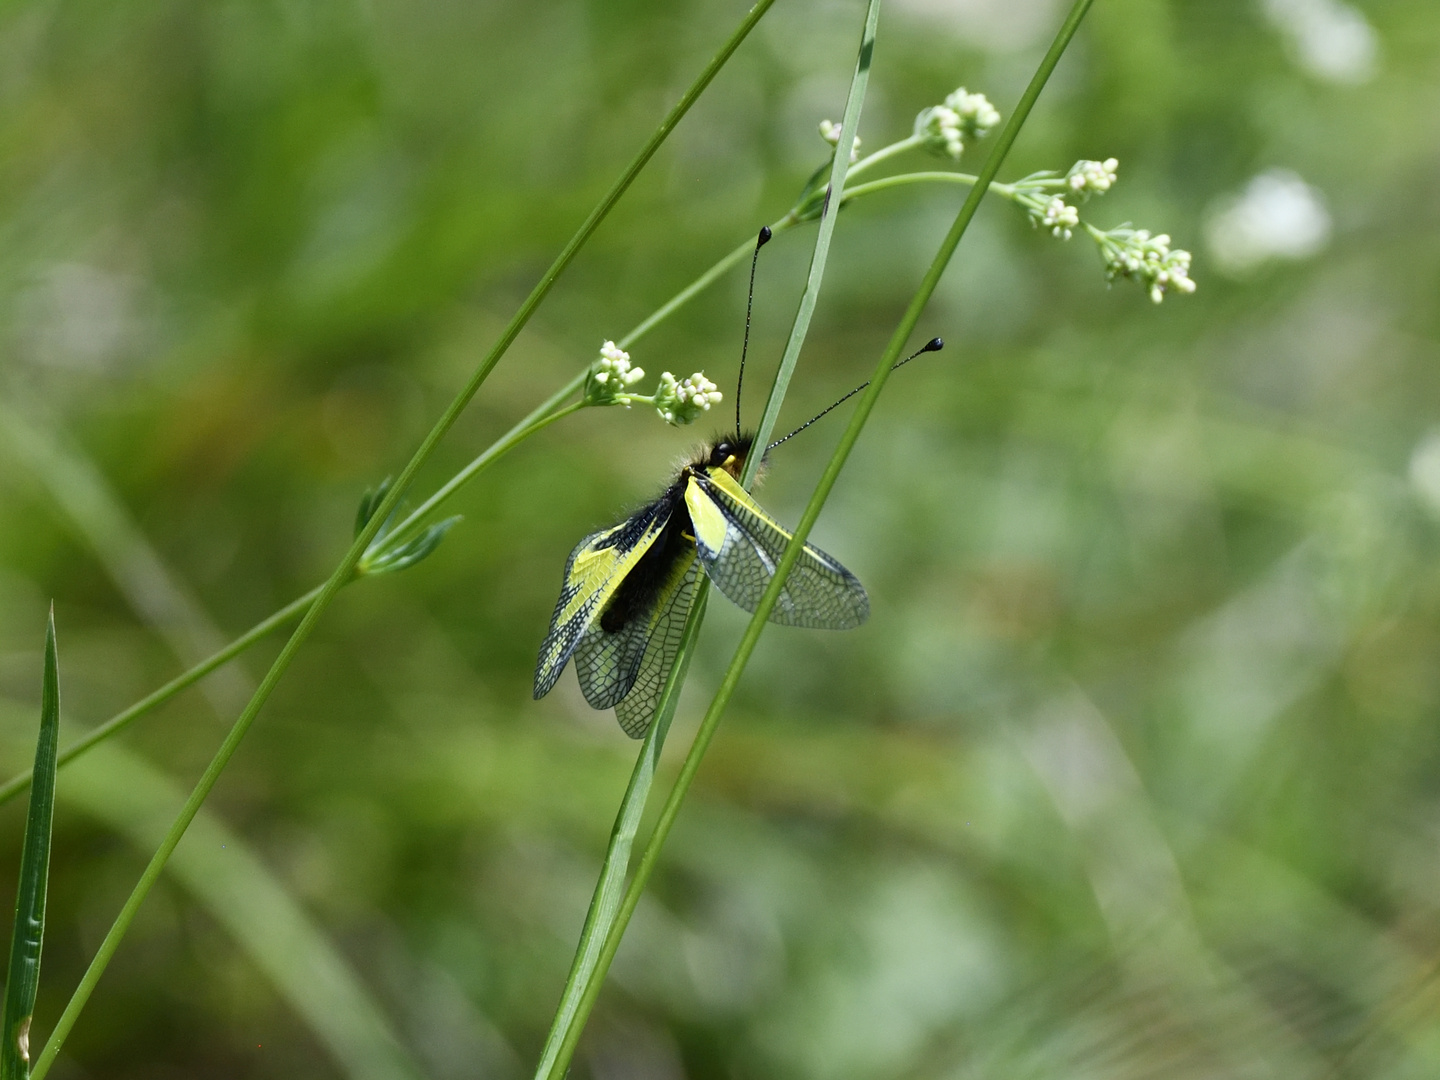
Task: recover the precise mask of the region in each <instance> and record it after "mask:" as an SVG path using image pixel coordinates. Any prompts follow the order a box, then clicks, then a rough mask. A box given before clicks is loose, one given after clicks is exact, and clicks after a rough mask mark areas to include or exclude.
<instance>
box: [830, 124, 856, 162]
mask: <svg viewBox="0 0 1440 1080" xmlns="http://www.w3.org/2000/svg"><path fill="white" fill-rule="evenodd" d="M820 138H822V139H824V140H825V141H826V142H828V143H829V144H830V145H831V146H839V145H840V125H839V124H837V123H835V121H834V120H821V121H820ZM859 158H860V136H859V135H856V136H855V142H854V143H852V144H851V146H850V164H851V165H854V164H855V162H856V161H858V160H859Z"/></svg>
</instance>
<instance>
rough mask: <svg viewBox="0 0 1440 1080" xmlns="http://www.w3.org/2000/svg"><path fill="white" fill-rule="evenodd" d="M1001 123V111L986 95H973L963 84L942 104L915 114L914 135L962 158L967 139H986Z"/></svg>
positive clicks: (938, 150) (939, 150)
mask: <svg viewBox="0 0 1440 1080" xmlns="http://www.w3.org/2000/svg"><path fill="white" fill-rule="evenodd" d="M999 122H1000V114H999V113H998V112H996V111H995V107H994V106H993V105H991V104H990V101H989V99H988V98H987V97H986V96H985V95H984V94H972V93H970V92H969V91H967V90H966V89H965V88H964V87H963V86H962V87H960V88H959V89H958V90H956V91H955V92H954V93H953V94H950V95H948V96H947V97H946V98H945V102H944V104H942V105H933V106H931V107H930V108H928V109H922V110H921V112H920V114H919V115H918V116H916V117H915V134H916V135H917V136H919V137H921V138H922V139H924V140H925V148H926V149H927V150H931V151H934V152H935V153H938V154H943V155H945V156H946V157H949V158H953V159H955V160H956V161H958V160H960V155H961V154H963V153H964V152H965V143H966V141H967V140H974V139H979V138H983V137H984V136H985V135H986V134H987V133H988V132H989V131H990V129H991V128H992V127H994V126H995V125H996V124H998V123H999Z"/></svg>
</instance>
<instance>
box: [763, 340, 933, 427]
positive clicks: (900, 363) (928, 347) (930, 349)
mask: <svg viewBox="0 0 1440 1080" xmlns="http://www.w3.org/2000/svg"><path fill="white" fill-rule="evenodd" d="M944 347H945V339H944V338H938V337H937V338H931V339H930V340H929V341H927V342H926V343H925V344H924V345H922V346H921V347H920V348H919V349H916V350H915V352H913V353H911V354H910V355H909V356H907V357H906V358H905V359H904V360H897V361H896V362H895V367H892V368H891V369H890V370H891V371H894V370H895V368H902V367H904V366H905V365H906V364H908V363H909V362H910V361H911V360H914V359H915V357H917V356H923V355H924V354H925V353H927V352H939V351H940V350H941V349H943V348H944ZM870 382H871V380H869V379H866V380H865V381H864V382H862V383H861V384H860V385H859V386H857V387H855V389H854V390H851V391H850V392H849V393H848V394H846V395H845V396H844V397H842V398H841V399H840V400H839V401H837V402H835V403H834V404H833V405H828V406H826V407H825V408H823V409H821V410H820V411H819V412H818V413H816V414H815V415H814V416H812V417H811V418H810V419H809V420H806V421H805V422H804V423H803V424H801V425H800V426H799V427H797V428H796V429H795V430H794V431H792V432H790V434H789V435H786V436H785V438H783V439H776V440H775V441H774V442H772V443H771V444H770V445H769V446H767V447H766V448H765V452H766V453H767V454H768V453H769V452H770V451H771V450H774V449H775V447H777V446H779V445H780V444H781V443H782V442H784V441H785V440H786V439H793V438H794V437H795V436H796V435H799V434H800V432H802V431H804V430H805V429H806V428H807V427H809V426H810V425H811V424H813V423H814V422H815V421H816V420H819V419H820V418H821V417H822V416H824V415H825V414H826V413H828V412H830V411H831V410H832V409H835V408H837V407H838V406H840V405H843V404H845V402H847V401H849V400H850V399H851V398H852V397H854V396H855V395H856V394H858V393H859V392H860V391H861V390H864V389H865V387H867V386H869V385H870Z"/></svg>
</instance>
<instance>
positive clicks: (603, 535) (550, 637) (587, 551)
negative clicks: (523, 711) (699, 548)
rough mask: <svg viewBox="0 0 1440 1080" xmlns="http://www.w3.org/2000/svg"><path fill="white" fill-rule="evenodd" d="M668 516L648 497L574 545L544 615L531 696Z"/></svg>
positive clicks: (547, 681) (556, 669)
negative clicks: (551, 607)
mask: <svg viewBox="0 0 1440 1080" xmlns="http://www.w3.org/2000/svg"><path fill="white" fill-rule="evenodd" d="M669 519H670V514H669V509H668V507H667V506H666V505H665V504H663V503H661V502H655V503H651V504H650V505H649V506H647V507H645V508H644V509H643V510H641V511H640V512H639V513H637V514H635V515H634V516H632V517H629V518H627V519H626V520H624V521H622V522H621V523H620V524H619V525H615V526H612V527H611V528H608V529H602V530H601V531H600V532H597V533H592V534H591V535H589V536H587V537H585V539H584V540H581V541H580V543H579V544H577V545H576V546H575V550H574V551H572V552H571V553H570V558H569V560H568V561H567V562H566V563H565V577H564V580H563V583H562V584H561V587H560V597H559V599H558V600H556V601H555V612H554V614H553V615H551V616H550V632H549V633H548V634H546V635H545V641H544V642H543V643H542V644H541V646H540V659H539V661H538V662H537V663H536V665H535V697H536V698H542V697H544V696H545V695H546V694H548V693H549V692H550V690H551V688H552V687H554V685H555V681H556V680H557V679H559V678H560V673H561V672H562V671H564V670H565V665H566V663H568V662H569V660H570V656H571V654H572V653H573V652H574V651H575V647H576V646H577V645H578V644H579V643H580V638H581V636H582V635H583V634H584V633H585V631H586V629H587V628H588V627H589V626H590V623H591V622H592V621H593V620H594V619H595V618H596V617H597V616H598V615H599V614H600V612H601V611H603V610H604V608H605V604H606V603H607V602H608V601H609V600H610V598H611V597H612V596H614V595H615V590H616V589H618V588H619V587H620V583H621V582H622V581H624V580H625V575H626V574H628V573H629V572H630V571H631V570H632V569H634V566H635V564H636V563H637V562H639V561H640V556H642V555H644V554H645V552H646V551H648V550H649V549H650V545H651V544H653V543H654V542H655V538H656V537H657V536H659V535H660V532H661V530H662V529H664V528H665V523H666V522H667V521H668V520H669Z"/></svg>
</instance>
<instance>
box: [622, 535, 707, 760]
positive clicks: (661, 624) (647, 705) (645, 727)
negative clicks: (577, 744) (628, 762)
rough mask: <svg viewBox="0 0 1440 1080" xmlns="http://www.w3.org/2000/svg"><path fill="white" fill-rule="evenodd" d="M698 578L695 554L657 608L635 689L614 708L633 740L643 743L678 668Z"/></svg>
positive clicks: (677, 572) (679, 568)
mask: <svg viewBox="0 0 1440 1080" xmlns="http://www.w3.org/2000/svg"><path fill="white" fill-rule="evenodd" d="M699 577H700V563H699V562H698V561H697V560H696V558H695V556H694V555H693V554H691V555H687V556H686V557H685V558H684V559H682V560H680V561H679V562H678V563H677V564H676V568H675V573H674V575H673V576H672V578H671V580H670V581H669V582H667V583H666V585H665V588H664V589H663V590H662V591H661V593H660V597H659V600H658V602H657V603H656V605H655V611H654V614H653V617H652V619H651V620H650V631H649V636H648V638H647V640H646V644H645V654H644V657H643V658H642V659H641V661H640V666H639V670H638V671H637V672H636V674H635V679H634V685H633V686H632V687H631V689H630V692H629V693H628V694H626V695H625V696H624V697H623V698H622V699H621V700H620V701H619V702H618V703H617V704H616V706H615V719H616V720H618V721H620V727H621V728H623V729H624V731H625V734H626V735H629V736H630V737H631V738H632V739H643V738H644V737H645V733H646V732H647V731H649V730H650V723H651V721H652V720H654V719H655V706H657V705H658V704H660V692H661V691H662V690H664V689H665V680H666V679H668V678H669V677H670V669H671V668H673V667H674V666H675V656H676V654H677V653H678V652H679V651H680V638H681V637H682V636H683V635H684V632H685V620H686V619H688V618H689V617H690V606H691V604H693V603H694V601H695V582H696V581H697V580H698V579H699Z"/></svg>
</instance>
